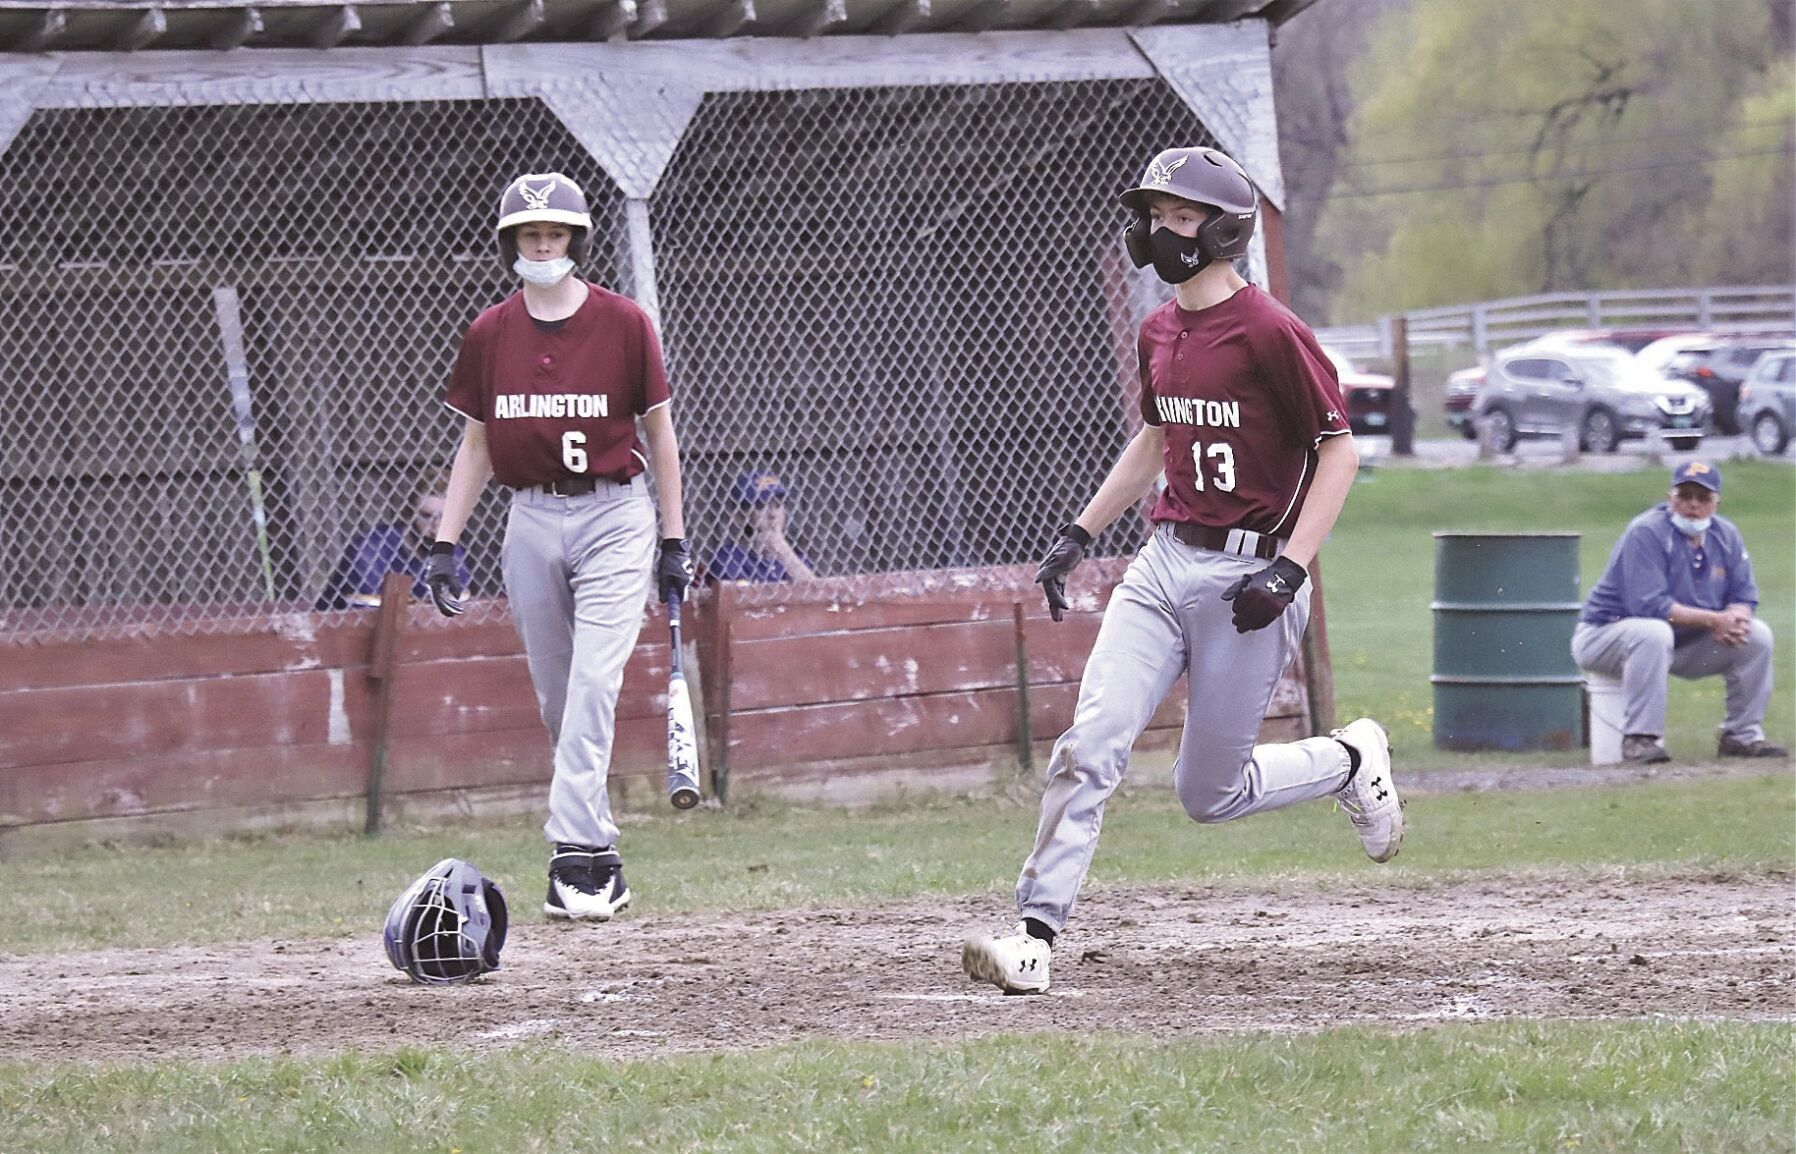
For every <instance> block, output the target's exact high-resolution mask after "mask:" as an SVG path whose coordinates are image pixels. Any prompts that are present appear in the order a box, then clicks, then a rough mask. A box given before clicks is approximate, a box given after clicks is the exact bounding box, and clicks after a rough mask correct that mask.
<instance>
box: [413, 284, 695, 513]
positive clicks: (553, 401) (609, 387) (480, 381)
mask: <svg viewBox="0 0 1796 1154" xmlns="http://www.w3.org/2000/svg"><path fill="white" fill-rule="evenodd" d="M586 287H587V298H586V303H585V304H582V305H581V306H580V307H579V308H578V309H577V310H575V312H574V315H573V316H571V317H569V318H567V320H566V321H565V322H562V323H561V324H560V325H559V327H557V328H555V329H554V330H553V331H549V330H545V329H544V328H543V327H541V326H540V325H539V324H538V323H537V322H536V321H533V320H531V319H530V314H529V313H528V312H526V311H525V309H524V294H523V293H522V292H518V293H514V294H512V295H511V296H510V297H507V298H506V299H505V300H503V301H501V302H500V303H498V304H496V305H494V306H493V307H492V308H489V309H487V310H486V311H485V312H483V313H481V314H480V315H479V316H478V317H475V318H474V323H473V324H471V325H469V326H468V332H467V335H466V336H464V337H463V338H462V342H461V351H460V352H458V353H457V354H456V356H455V368H454V369H453V370H452V371H451V372H450V374H449V391H448V396H447V397H445V398H444V403H446V404H447V405H448V406H449V407H450V408H451V409H454V410H455V411H456V412H458V413H460V414H461V415H462V416H464V417H468V418H470V419H472V420H476V421H479V422H481V423H482V424H484V425H485V426H486V445H487V449H488V451H489V452H490V453H491V455H492V459H493V476H495V477H497V478H498V479H499V482H500V483H501V484H504V485H510V486H511V487H512V488H514V489H516V488H522V487H525V486H528V485H541V484H545V483H547V482H550V481H556V480H561V479H564V478H566V477H569V476H573V475H576V474H589V475H591V476H594V477H605V478H608V479H610V480H613V481H627V480H629V479H630V478H631V477H634V476H635V475H636V474H638V473H640V472H642V470H643V467H644V466H645V465H646V464H647V459H646V458H645V457H644V456H643V452H642V442H641V441H640V440H639V439H638V438H637V436H636V418H637V417H639V416H641V415H642V414H644V413H646V412H648V411H649V410H650V409H655V408H659V407H660V406H662V405H665V404H666V403H667V402H668V392H667V371H666V369H665V368H664V367H663V365H662V363H661V343H660V342H659V341H658V340H656V339H655V329H654V326H653V325H651V324H650V323H649V318H648V314H646V313H644V312H643V311H642V309H640V308H638V307H637V305H636V303H635V302H634V301H631V300H629V299H628V298H626V297H621V296H619V295H617V294H616V293H613V292H607V291H606V290H604V289H602V288H600V287H598V286H597V285H590V284H589V285H587V286H586Z"/></svg>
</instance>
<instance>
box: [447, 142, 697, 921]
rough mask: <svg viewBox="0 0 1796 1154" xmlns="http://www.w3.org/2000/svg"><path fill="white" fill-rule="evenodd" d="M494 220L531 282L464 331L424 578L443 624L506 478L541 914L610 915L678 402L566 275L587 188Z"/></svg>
mask: <svg viewBox="0 0 1796 1154" xmlns="http://www.w3.org/2000/svg"><path fill="white" fill-rule="evenodd" d="M494 227H495V233H496V236H495V239H496V240H497V242H498V248H499V253H500V259H501V261H503V263H504V264H505V266H506V267H507V268H509V269H511V270H512V271H513V272H515V273H517V275H518V276H519V277H520V278H521V279H522V281H523V285H522V288H521V289H520V290H519V291H518V292H516V293H513V294H512V295H511V296H509V297H507V298H506V299H505V300H503V301H501V302H500V303H498V304H496V305H494V306H492V307H491V308H489V309H487V310H486V311H485V312H482V313H481V314H480V315H479V316H478V317H476V318H475V319H474V323H473V324H471V325H469V326H468V331H467V334H466V335H465V336H464V337H463V338H462V343H461V348H460V349H459V350H458V351H457V353H456V357H455V367H454V368H453V369H452V370H451V371H450V375H449V385H448V389H447V391H446V394H445V396H444V403H445V404H447V405H448V406H449V408H450V409H452V410H454V411H455V412H456V413H459V414H460V415H461V416H462V418H463V424H464V429H463V433H462V440H461V445H460V447H459V448H458V449H457V450H456V453H455V466H454V470H453V472H452V474H451V476H450V480H449V494H448V497H449V499H448V502H447V504H446V505H445V507H444V510H443V523H442V526H441V528H439V529H438V530H437V543H436V544H435V545H434V546H432V548H431V569H430V574H429V584H430V590H431V596H432V597H433V598H434V599H435V600H436V603H437V609H438V610H439V611H440V612H441V613H443V615H444V616H449V617H453V616H455V615H456V614H457V613H460V612H461V605H460V603H459V601H458V600H457V598H456V592H455V584H454V580H455V578H454V572H453V570H452V568H451V565H450V560H449V558H450V554H451V552H452V550H453V548H454V543H455V542H456V541H458V540H459V539H460V537H461V532H462V529H463V528H464V527H465V526H466V524H467V521H468V514H469V512H470V511H471V510H472V509H473V507H474V502H475V500H476V498H478V497H479V495H480V493H481V491H482V490H483V489H484V488H485V487H486V483H487V479H488V478H489V477H491V478H496V479H497V480H498V481H499V483H500V484H502V485H506V486H508V487H509V488H510V489H511V491H512V498H511V511H510V513H509V514H508V516H507V520H506V523H505V542H504V545H503V547H502V548H501V550H500V558H499V562H500V568H501V571H502V572H503V574H504V578H505V592H506V595H507V597H508V598H509V602H510V607H511V618H512V623H513V624H514V625H516V626H517V630H518V636H519V638H520V639H522V641H523V643H524V657H525V661H526V664H527V665H528V666H529V668H530V681H531V684H532V685H533V686H534V687H535V689H536V697H537V704H538V707H539V708H540V710H541V713H542V719H543V724H544V725H546V726H547V727H548V730H549V737H550V741H551V744H552V745H553V748H554V776H553V777H552V778H551V780H550V783H549V819H548V821H547V822H546V823H544V825H543V834H544V836H545V837H546V838H547V839H548V842H549V844H550V846H551V847H552V848H551V849H550V853H549V887H548V896H547V897H546V898H545V899H544V900H543V912H544V913H545V914H547V915H548V916H549V917H550V918H553V919H565V920H570V921H573V920H585V921H606V920H608V919H609V918H610V917H611V916H612V915H613V914H615V913H617V911H618V910H620V909H622V908H623V907H625V906H627V905H629V904H630V896H631V895H630V888H629V886H628V885H627V884H625V882H624V870H623V858H622V857H621V856H620V855H619V853H618V848H617V843H618V829H617V823H616V822H615V821H614V820H613V819H612V813H611V796H610V791H609V786H608V781H609V778H610V772H611V760H612V751H613V748H614V742H615V738H616V711H617V697H618V692H619V690H620V689H621V688H622V685H623V679H624V665H625V663H626V662H627V661H628V660H629V658H630V654H631V653H632V652H633V651H634V650H635V648H636V639H637V635H638V634H639V633H640V632H641V630H642V620H643V616H644V613H643V611H644V609H645V608H646V606H647V602H648V598H649V594H650V592H651V590H653V591H656V592H658V593H659V595H660V599H661V600H662V601H668V600H670V599H672V598H675V597H684V596H685V594H686V589H687V587H688V586H689V585H690V584H691V582H692V561H691V553H690V550H689V549H688V547H687V544H686V535H685V527H684V515H683V513H682V510H681V491H680V450H679V444H678V441H677V439H676V437H675V434H674V424H673V409H672V405H671V400H672V397H671V394H670V392H669V389H668V384H667V371H666V367H665V366H664V364H663V362H662V359H661V342H660V340H659V339H658V338H657V337H656V335H655V327H654V324H653V323H652V322H651V321H650V319H649V316H648V314H647V313H645V312H644V311H643V310H642V308H641V307H640V306H638V305H637V304H636V303H635V302H634V301H632V300H630V299H629V298H627V297H624V296H620V295H618V294H617V293H613V292H609V291H607V290H606V289H603V288H600V287H599V286H598V285H595V284H589V283H587V282H586V281H584V280H582V279H581V278H580V277H578V276H575V275H574V270H575V268H576V267H577V266H578V264H579V262H580V261H581V260H582V259H583V258H584V257H585V256H586V254H587V251H588V249H589V246H590V245H591V243H592V236H593V225H592V217H591V214H590V211H589V209H588V207H587V202H586V194H585V193H584V192H582V191H581V190H580V187H579V185H577V184H575V183H574V182H573V181H572V180H570V179H568V178H567V177H566V176H564V175H562V174H561V173H558V172H553V173H543V174H532V175H528V176H521V177H519V178H517V179H516V180H514V181H512V182H511V184H510V185H509V186H508V187H507V188H506V190H505V192H504V195H503V196H502V197H501V198H500V201H499V218H498V223H497V224H496V225H495V226H494ZM638 421H640V422H641V430H642V435H641V437H639V436H638V433H637V423H638ZM645 442H646V444H645ZM645 471H646V472H648V473H649V474H652V475H653V477H654V481H655V492H654V496H653V498H651V497H650V495H649V487H648V483H647V477H645V476H644V472H645ZM657 506H658V508H657ZM657 514H658V515H657Z"/></svg>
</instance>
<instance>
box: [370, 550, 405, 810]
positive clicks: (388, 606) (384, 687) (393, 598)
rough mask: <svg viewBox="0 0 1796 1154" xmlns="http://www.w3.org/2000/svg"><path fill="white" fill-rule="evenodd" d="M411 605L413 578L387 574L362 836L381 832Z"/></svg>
mask: <svg viewBox="0 0 1796 1154" xmlns="http://www.w3.org/2000/svg"><path fill="white" fill-rule="evenodd" d="M411 601H412V575H411V574H410V573H388V574H387V577H386V580H385V581H382V582H381V585H380V616H379V617H377V618H375V621H374V640H373V643H372V645H371V646H370V651H369V654H368V680H369V681H372V682H373V683H374V738H373V745H372V749H371V750H370V752H369V757H368V820H367V824H366V825H364V826H363V828H362V832H363V833H365V834H367V835H368V836H370V837H372V836H374V835H375V834H377V833H379V832H380V804H381V790H382V787H383V786H384V784H385V782H386V776H387V742H388V738H389V737H391V735H392V730H393V673H394V671H395V669H396V667H397V665H398V656H397V655H398V652H399V633H400V631H401V630H403V629H404V628H405V610H406V607H407V606H408V605H410V604H411Z"/></svg>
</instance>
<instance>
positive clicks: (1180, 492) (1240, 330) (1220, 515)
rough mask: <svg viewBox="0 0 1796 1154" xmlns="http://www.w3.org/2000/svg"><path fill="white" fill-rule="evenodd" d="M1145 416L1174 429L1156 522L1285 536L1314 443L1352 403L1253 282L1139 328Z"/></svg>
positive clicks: (1308, 476)
mask: <svg viewBox="0 0 1796 1154" xmlns="http://www.w3.org/2000/svg"><path fill="white" fill-rule="evenodd" d="M1138 352H1139V354H1140V357H1141V419H1142V420H1144V421H1146V422H1147V423H1148V424H1150V425H1156V426H1159V427H1160V428H1161V429H1162V430H1164V432H1165V437H1166V449H1165V457H1164V462H1163V464H1164V467H1165V470H1166V490H1165V492H1163V493H1161V494H1160V499H1159V501H1158V502H1156V503H1155V505H1154V512H1153V520H1154V521H1156V522H1159V521H1189V522H1192V523H1194V524H1198V525H1206V526H1209V527H1210V528H1213V529H1247V530H1250V531H1252V532H1255V533H1269V534H1272V535H1274V536H1287V535H1289V534H1290V532H1291V527H1292V526H1293V525H1295V524H1296V523H1297V515H1298V513H1299V512H1300V511H1301V510H1302V508H1303V498H1304V495H1305V494H1306V493H1308V492H1309V487H1310V481H1311V480H1312V479H1313V478H1314V476H1315V472H1316V446H1317V445H1319V444H1321V443H1322V438H1323V437H1332V436H1336V435H1338V434H1341V433H1345V432H1347V405H1346V402H1344V401H1343V400H1342V399H1341V385H1340V381H1339V379H1338V378H1337V377H1336V376H1335V369H1334V366H1333V365H1332V364H1331V363H1329V360H1328V357H1327V356H1325V355H1324V354H1323V352H1322V347H1321V346H1320V345H1318V344H1317V343H1316V337H1315V334H1313V333H1311V332H1310V330H1309V327H1308V326H1307V325H1305V324H1304V323H1303V322H1302V321H1300V320H1298V319H1297V317H1296V315H1295V314H1293V313H1292V312H1291V311H1290V310H1289V309H1287V308H1285V306H1284V305H1282V304H1280V303H1279V302H1278V301H1276V300H1274V299H1273V298H1272V297H1271V296H1268V295H1267V294H1266V293H1264V292H1262V291H1260V290H1259V289H1258V288H1255V287H1254V286H1253V285H1248V286H1247V287H1246V288H1243V289H1241V290H1239V291H1238V292H1236V293H1235V295H1234V296H1232V297H1230V298H1228V299H1227V300H1225V301H1222V302H1221V303H1219V304H1214V305H1211V306H1210V307H1209V308H1206V309H1200V310H1199V311H1197V312H1188V311H1186V310H1185V309H1182V308H1180V307H1179V304H1178V301H1176V300H1173V301H1168V302H1167V303H1166V304H1164V305H1162V306H1161V307H1159V308H1157V309H1155V310H1154V311H1153V312H1152V313H1150V314H1149V315H1148V318H1147V320H1145V321H1143V322H1142V325H1141V339H1140V342H1139V346H1138Z"/></svg>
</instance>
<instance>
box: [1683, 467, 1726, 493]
mask: <svg viewBox="0 0 1796 1154" xmlns="http://www.w3.org/2000/svg"><path fill="white" fill-rule="evenodd" d="M1679 485H1701V486H1702V487H1703V488H1705V489H1707V490H1708V491H1709V492H1711V493H1719V492H1721V470H1720V469H1717V468H1716V467H1715V466H1713V465H1711V464H1709V463H1708V462H1707V461H1685V462H1684V463H1683V464H1681V465H1679V466H1678V467H1677V468H1675V469H1673V470H1672V471H1671V487H1672V488H1674V489H1675V488H1677V487H1678V486H1679Z"/></svg>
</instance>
